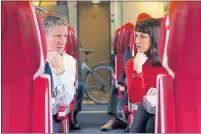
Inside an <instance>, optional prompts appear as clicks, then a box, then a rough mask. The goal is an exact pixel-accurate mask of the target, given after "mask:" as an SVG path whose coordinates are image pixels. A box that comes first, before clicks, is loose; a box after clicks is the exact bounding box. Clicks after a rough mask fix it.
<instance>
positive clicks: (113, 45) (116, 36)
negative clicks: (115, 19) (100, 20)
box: [112, 28, 120, 52]
mask: <svg viewBox="0 0 201 134" xmlns="http://www.w3.org/2000/svg"><path fill="white" fill-rule="evenodd" d="M119 30H120V28H118V29H117V30H116V31H115V33H114V39H113V42H112V47H113V51H114V52H117V44H118V35H119V34H118V33H119Z"/></svg>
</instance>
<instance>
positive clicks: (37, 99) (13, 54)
mask: <svg viewBox="0 0 201 134" xmlns="http://www.w3.org/2000/svg"><path fill="white" fill-rule="evenodd" d="M2 10H3V11H4V12H3V15H2V16H4V17H5V23H4V29H3V32H2V132H3V133H6V132H9V133H11V132H18V133H20V132H21V133H29V132H40V133H52V132H53V131H52V124H50V122H52V116H51V111H50V100H49V99H50V88H49V87H50V83H49V79H48V76H44V75H42V76H39V77H37V76H36V75H35V74H36V72H37V71H38V69H39V67H40V65H41V61H44V57H43V56H44V54H43V50H42V48H43V47H42V44H41V42H42V43H44V42H45V41H41V37H44V36H43V35H42V36H41V35H40V31H42V27H41V26H39V27H38V20H37V16H36V13H35V11H34V8H32V7H31V5H30V3H29V2H6V1H4V2H2ZM13 22H15V23H13ZM39 25H40V23H39ZM44 48H45V47H44ZM44 51H45V50H44ZM45 56H46V55H45ZM38 75H39V74H38ZM34 76H35V77H34ZM36 119H37V120H36Z"/></svg>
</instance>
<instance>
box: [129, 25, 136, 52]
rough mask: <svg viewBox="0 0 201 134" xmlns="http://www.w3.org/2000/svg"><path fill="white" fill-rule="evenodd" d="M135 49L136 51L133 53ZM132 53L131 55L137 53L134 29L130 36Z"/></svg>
mask: <svg viewBox="0 0 201 134" xmlns="http://www.w3.org/2000/svg"><path fill="white" fill-rule="evenodd" d="M133 48H134V51H133ZM130 51H131V54H132V51H133V52H134V53H135V52H136V51H137V50H136V47H135V29H134V28H133V30H132V31H131V34H130Z"/></svg>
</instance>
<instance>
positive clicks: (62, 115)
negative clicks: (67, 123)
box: [57, 106, 70, 121]
mask: <svg viewBox="0 0 201 134" xmlns="http://www.w3.org/2000/svg"><path fill="white" fill-rule="evenodd" d="M69 113H70V108H69V106H67V107H66V106H59V111H58V113H57V119H58V120H60V121H62V120H65V119H66V117H67V115H68V114H69Z"/></svg>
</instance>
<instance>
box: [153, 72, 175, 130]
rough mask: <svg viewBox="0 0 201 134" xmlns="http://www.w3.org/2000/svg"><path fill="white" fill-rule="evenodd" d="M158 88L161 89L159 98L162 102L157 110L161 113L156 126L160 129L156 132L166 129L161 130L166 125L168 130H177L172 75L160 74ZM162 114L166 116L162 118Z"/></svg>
mask: <svg viewBox="0 0 201 134" xmlns="http://www.w3.org/2000/svg"><path fill="white" fill-rule="evenodd" d="M157 88H158V89H159V91H160V93H159V98H158V99H159V100H160V103H159V104H158V106H159V108H157V110H156V112H157V113H159V115H158V116H157V117H156V118H157V120H156V121H157V123H156V126H157V127H158V128H156V129H158V130H157V131H156V132H158V131H159V132H160V131H164V130H161V128H162V129H164V127H161V126H164V125H165V131H166V132H169V133H172V132H176V120H175V119H176V112H175V107H176V105H175V97H174V88H173V80H172V77H171V76H170V75H158V83H157ZM170 106H171V107H170ZM165 109H168V111H164V110H165ZM163 111H164V112H163ZM161 113H162V114H161ZM161 116H164V118H161ZM161 123H163V124H161Z"/></svg>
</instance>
